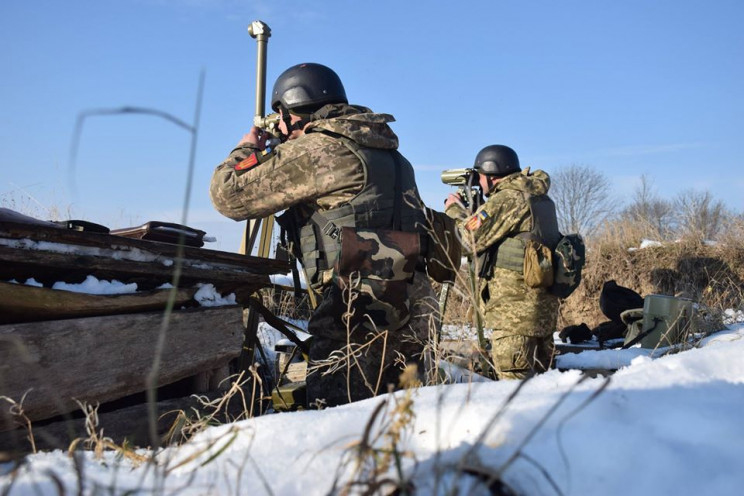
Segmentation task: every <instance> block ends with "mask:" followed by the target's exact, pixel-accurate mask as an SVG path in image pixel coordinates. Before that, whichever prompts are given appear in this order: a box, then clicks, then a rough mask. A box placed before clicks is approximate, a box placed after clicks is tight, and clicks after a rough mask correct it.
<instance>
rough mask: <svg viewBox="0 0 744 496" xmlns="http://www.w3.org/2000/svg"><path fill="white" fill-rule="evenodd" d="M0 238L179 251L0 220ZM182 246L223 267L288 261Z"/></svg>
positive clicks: (267, 270)
mask: <svg viewBox="0 0 744 496" xmlns="http://www.w3.org/2000/svg"><path fill="white" fill-rule="evenodd" d="M0 238H5V239H8V240H21V239H28V240H32V241H33V242H36V243H38V242H47V243H60V244H67V245H78V246H88V247H92V248H99V249H116V250H119V251H121V252H126V251H129V252H132V253H136V252H137V251H140V252H144V255H147V254H150V255H155V256H161V257H167V258H172V259H173V258H175V257H176V256H177V255H178V251H179V247H178V245H175V244H170V243H161V242H156V241H148V240H142V239H133V238H126V237H123V236H115V235H112V234H101V233H93V232H86V231H75V230H72V229H57V228H54V227H47V226H30V225H26V224H16V223H13V222H0ZM26 249H39V246H38V245H37V246H32V244H31V243H29V244H28V245H27V246H26ZM182 250H183V258H184V259H188V260H201V261H202V262H205V261H206V262H209V263H212V264H213V265H218V264H222V265H224V266H226V267H230V266H232V268H242V269H244V270H247V271H251V272H254V273H257V274H273V273H275V272H277V271H281V270H284V269H285V268H286V267H287V265H288V264H287V262H286V261H282V260H276V259H267V258H261V257H253V256H248V255H241V254H238V253H230V252H224V251H217V250H209V249H205V248H195V247H190V246H185V247H183V248H182ZM139 255H143V254H139ZM285 273H286V272H285Z"/></svg>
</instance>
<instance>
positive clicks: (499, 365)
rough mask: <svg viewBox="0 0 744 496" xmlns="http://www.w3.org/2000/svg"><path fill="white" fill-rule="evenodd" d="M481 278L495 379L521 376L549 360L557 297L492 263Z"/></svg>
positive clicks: (537, 370)
mask: <svg viewBox="0 0 744 496" xmlns="http://www.w3.org/2000/svg"><path fill="white" fill-rule="evenodd" d="M493 271H494V273H493V277H492V278H490V279H488V280H484V281H482V282H481V304H482V307H481V309H482V311H483V316H484V321H485V326H486V327H488V328H491V329H493V333H492V334H491V356H492V358H493V362H494V366H495V368H496V375H497V377H498V378H499V379H524V378H525V377H527V376H529V375H532V374H535V373H540V372H545V371H546V370H548V369H549V368H550V367H551V365H552V363H553V355H554V350H555V347H554V345H553V332H554V331H555V327H556V321H557V319H558V307H559V300H558V298H556V297H555V296H553V295H550V294H549V293H547V292H546V290H545V289H542V288H537V289H535V288H529V287H527V286H526V285H525V284H524V279H523V278H522V275H521V274H519V273H517V272H514V271H512V270H508V269H502V268H499V267H496V268H494V269H493Z"/></svg>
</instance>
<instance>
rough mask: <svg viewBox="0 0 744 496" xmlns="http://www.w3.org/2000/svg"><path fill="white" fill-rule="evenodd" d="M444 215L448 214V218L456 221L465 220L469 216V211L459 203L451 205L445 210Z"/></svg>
mask: <svg viewBox="0 0 744 496" xmlns="http://www.w3.org/2000/svg"><path fill="white" fill-rule="evenodd" d="M444 213H445V214H447V217H450V218H452V219H455V220H464V219H465V218H466V217H467V216H468V213H467V211H466V210H465V209H464V208H462V206H460V205H458V204H457V203H452V204H450V206H449V207H447V208H445V209H444Z"/></svg>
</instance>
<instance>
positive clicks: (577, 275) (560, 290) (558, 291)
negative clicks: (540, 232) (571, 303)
mask: <svg viewBox="0 0 744 496" xmlns="http://www.w3.org/2000/svg"><path fill="white" fill-rule="evenodd" d="M585 263H586V249H585V247H584V240H583V238H582V237H581V235H580V234H566V235H564V236H563V237H562V238H561V239H560V241H558V245H557V246H556V247H555V249H554V250H553V268H554V277H553V285H552V286H550V288H548V291H549V292H550V293H551V294H553V295H555V296H557V297H559V298H568V297H569V296H571V293H573V292H574V290H575V289H576V288H577V287H579V283H581V271H582V270H583V268H584V264H585Z"/></svg>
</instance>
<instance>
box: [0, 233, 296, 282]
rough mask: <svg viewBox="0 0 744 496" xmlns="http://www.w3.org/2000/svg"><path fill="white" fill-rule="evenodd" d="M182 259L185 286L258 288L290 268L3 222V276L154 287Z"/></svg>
mask: <svg viewBox="0 0 744 496" xmlns="http://www.w3.org/2000/svg"><path fill="white" fill-rule="evenodd" d="M179 250H180V251H179ZM179 259H180V260H181V280H182V282H183V283H184V284H194V283H197V282H202V283H206V282H211V283H213V284H215V286H220V283H222V285H232V286H234V287H236V286H237V285H243V286H244V287H245V286H252V287H253V288H256V289H257V288H259V287H264V286H267V285H269V284H270V281H269V277H268V276H269V275H270V274H286V273H287V272H289V264H288V262H286V261H281V260H275V259H267V258H259V257H252V256H245V255H239V254H237V253H228V252H222V251H215V250H207V249H204V248H193V247H179V246H178V245H174V244H169V243H160V242H154V241H146V240H140V239H131V238H125V237H122V236H114V235H109V234H99V233H91V232H80V231H74V230H67V229H59V228H55V227H47V226H44V225H39V226H31V225H27V224H16V223H13V222H7V221H6V222H0V262H2V263H0V280H2V279H4V280H8V279H12V278H15V279H22V278H28V277H35V278H37V280H41V282H45V283H46V282H50V281H51V282H54V281H56V280H65V281H66V282H74V281H73V280H71V278H72V279H78V280H83V279H84V278H85V276H87V275H89V274H90V275H95V276H96V277H98V278H99V279H100V278H105V279H118V280H120V281H122V282H138V283H145V282H146V281H150V283H151V284H154V286H152V287H155V286H159V285H160V284H162V283H163V282H170V281H171V280H172V279H173V273H174V270H175V268H176V266H177V263H176V262H177V260H179ZM61 276H65V277H64V279H60V277H61ZM253 288H247V289H248V290H251V289H253ZM146 289H151V287H148V288H146Z"/></svg>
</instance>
